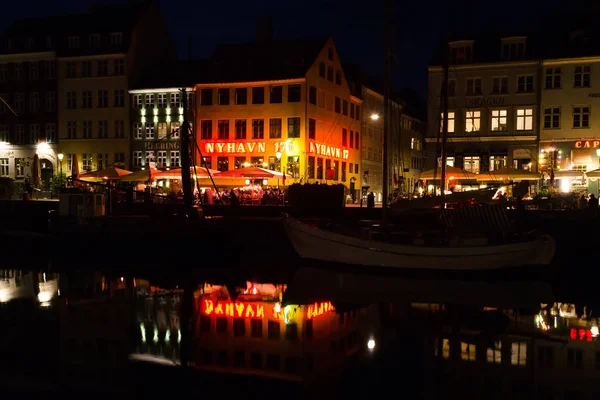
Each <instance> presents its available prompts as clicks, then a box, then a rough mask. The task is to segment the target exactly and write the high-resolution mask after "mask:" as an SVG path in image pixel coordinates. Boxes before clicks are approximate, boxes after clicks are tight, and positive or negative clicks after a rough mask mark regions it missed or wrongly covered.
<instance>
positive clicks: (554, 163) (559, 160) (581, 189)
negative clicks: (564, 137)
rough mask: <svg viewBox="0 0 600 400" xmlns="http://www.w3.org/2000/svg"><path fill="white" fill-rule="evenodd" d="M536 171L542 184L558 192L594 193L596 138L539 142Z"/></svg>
mask: <svg viewBox="0 0 600 400" xmlns="http://www.w3.org/2000/svg"><path fill="white" fill-rule="evenodd" d="M539 162H540V171H542V172H543V176H544V185H545V187H549V186H550V185H553V187H554V189H556V190H558V191H560V192H562V193H585V192H587V193H594V194H598V182H597V180H598V176H597V175H599V174H598V171H596V170H598V168H599V165H600V140H598V139H581V140H576V141H562V142H558V141H554V142H546V143H540V153H539Z"/></svg>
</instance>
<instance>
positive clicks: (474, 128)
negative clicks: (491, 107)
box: [465, 111, 481, 132]
mask: <svg viewBox="0 0 600 400" xmlns="http://www.w3.org/2000/svg"><path fill="white" fill-rule="evenodd" d="M480 127H481V111H467V112H466V113H465V132H479V129H480Z"/></svg>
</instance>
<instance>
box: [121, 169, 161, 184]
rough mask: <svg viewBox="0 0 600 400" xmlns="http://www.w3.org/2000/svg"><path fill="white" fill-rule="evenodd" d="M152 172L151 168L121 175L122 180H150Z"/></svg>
mask: <svg viewBox="0 0 600 400" xmlns="http://www.w3.org/2000/svg"><path fill="white" fill-rule="evenodd" d="M153 175H154V174H152V172H151V171H150V169H143V170H140V171H135V172H133V173H131V174H129V175H125V176H122V177H121V182H150V181H152V176H153Z"/></svg>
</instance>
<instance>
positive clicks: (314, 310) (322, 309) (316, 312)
mask: <svg viewBox="0 0 600 400" xmlns="http://www.w3.org/2000/svg"><path fill="white" fill-rule="evenodd" d="M333 311H335V307H333V305H332V304H331V302H329V301H328V302H323V303H315V304H312V305H310V306H308V307H307V311H306V319H313V318H315V317H318V316H320V315H323V314H325V313H328V312H333Z"/></svg>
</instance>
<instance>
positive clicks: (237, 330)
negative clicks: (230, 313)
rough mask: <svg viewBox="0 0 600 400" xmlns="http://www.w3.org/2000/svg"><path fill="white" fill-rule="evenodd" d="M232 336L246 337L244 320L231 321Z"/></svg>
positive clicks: (235, 319)
mask: <svg viewBox="0 0 600 400" xmlns="http://www.w3.org/2000/svg"><path fill="white" fill-rule="evenodd" d="M233 335H234V336H244V335H246V320H245V319H243V318H234V319H233Z"/></svg>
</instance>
